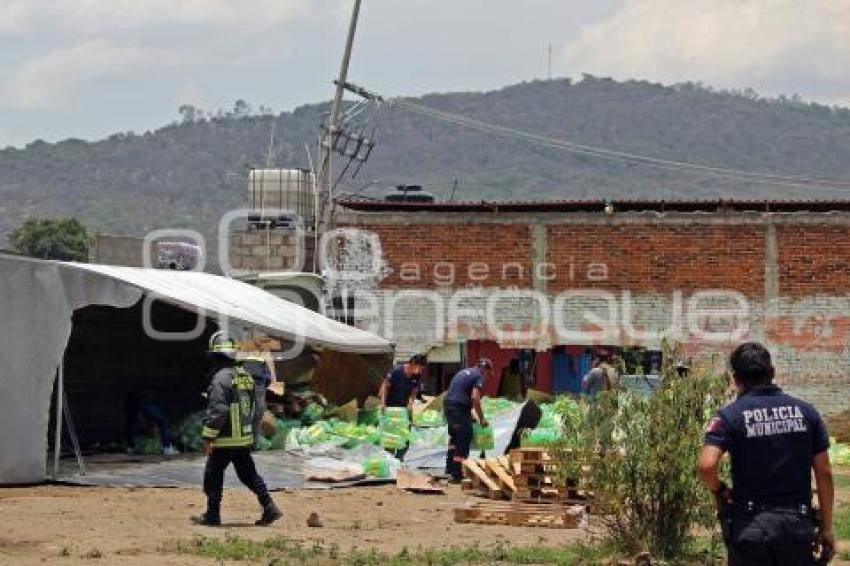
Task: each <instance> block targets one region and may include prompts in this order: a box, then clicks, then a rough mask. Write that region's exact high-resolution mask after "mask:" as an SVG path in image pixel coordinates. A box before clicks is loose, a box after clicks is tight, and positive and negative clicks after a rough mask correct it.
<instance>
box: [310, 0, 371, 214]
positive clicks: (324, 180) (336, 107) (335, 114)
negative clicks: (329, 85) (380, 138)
mask: <svg viewBox="0 0 850 566" xmlns="http://www.w3.org/2000/svg"><path fill="white" fill-rule="evenodd" d="M360 1H361V0H354V9H353V10H352V12H351V22H350V23H349V25H348V38H347V39H346V41H345V52H344V53H343V55H342V64H341V65H340V69H339V79H338V80H337V82H336V95H335V96H334V100H333V104H332V105H331V113H330V116H329V117H328V122H327V124H325V129H324V132H323V135H322V140H321V144H320V146H321V147H320V149H321V157H320V159H319V171H318V175H317V180H316V181H317V183H318V186H319V194H320V195H321V198H322V200H323V202H324V209H323V210H322V217H323V219H324V224H325V225H326V226H327V225H328V224H329V223H330V220H331V213H332V209H333V195H332V194H331V191H332V185H333V176H332V175H331V154H332V153H333V147H332V146H333V140H334V135H335V134H336V133H337V132H338V131H339V124H338V123H337V122H338V121H339V114H340V110H341V106H342V93H343V91H344V90H345V83H346V79H347V78H348V63H349V61H351V47H352V45H353V44H354V32H355V31H356V30H357V17H358V15H359V14H360Z"/></svg>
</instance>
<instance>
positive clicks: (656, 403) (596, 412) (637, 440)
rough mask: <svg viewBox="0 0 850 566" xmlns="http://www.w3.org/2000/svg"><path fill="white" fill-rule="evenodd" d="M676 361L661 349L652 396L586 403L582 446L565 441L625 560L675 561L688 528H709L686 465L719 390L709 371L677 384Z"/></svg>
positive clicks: (707, 509)
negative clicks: (642, 556) (639, 555)
mask: <svg viewBox="0 0 850 566" xmlns="http://www.w3.org/2000/svg"><path fill="white" fill-rule="evenodd" d="M678 353H679V352H678V349H677V348H674V347H671V346H668V345H665V352H664V354H665V355H664V364H663V366H662V368H661V373H662V377H663V384H662V385H661V387H660V388H659V389H658V390H657V391H656V392H655V393H653V394H649V395H646V394H641V393H638V392H631V391H622V390H621V391H616V390H615V391H610V392H605V393H602V394H600V395H598V396H597V397H596V399H594V400H592V401H589V402H587V410H586V411H585V412H584V415H585V420H584V427H583V434H582V436H583V440H581V441H579V442H576V441H575V440H574V439H572V440H570V443H571V444H573V445H574V446H579V447H580V450H579V451H575V450H573V451H572V453H571V455H572V458H568V461H570V460H572V461H573V462H580V463H581V462H587V463H590V464H591V470H590V473H589V476H590V477H589V479H590V483H591V485H592V488H593V490H594V491H595V497H596V504H597V507H598V509H599V510H600V514H601V516H602V520H603V522H604V524H605V526H606V527H607V528H608V530H609V534H610V536H611V538H612V542H613V543H614V544H615V545H616V546H618V547H619V548H620V549H621V550H623V551H624V552H627V553H636V552H641V551H649V552H651V553H652V554H653V555H655V556H659V557H662V558H668V559H669V558H675V557H678V556H681V555H682V554H683V553H684V552H685V550H686V548H687V546H688V543H689V542H690V534H691V531H692V528H693V527H694V526H696V525H703V526H710V525H713V523H714V516H713V504H712V502H711V500H710V497H709V494H708V493H707V492H706V490H705V489H704V488H703V487H702V485H701V484H700V483H699V480H698V479H697V476H696V473H695V469H694V465H695V462H696V458H697V454H698V452H699V450H700V448H701V446H702V438H703V429H704V426H705V423H706V422H707V421H708V419H709V418H710V417H711V415H712V414H713V413H714V411H716V410H717V408H718V407H719V405H720V404H721V403H722V402H723V401H724V399H725V394H724V391H725V388H726V383H727V382H726V379H725V378H724V376H723V374H722V372H720V371H717V370H716V369H715V364H713V363H706V364H704V365H700V366H698V367H693V368H692V369H691V372H690V375H688V376H685V377H680V376H679V375H678V374H677V372H676V370H675V367H674V366H673V361H674V360H675V359H677V358H678V355H677V354H678ZM564 450H565V451H566V450H569V447H565V448H564ZM568 473H575V471H574V470H573V471H571V472H568Z"/></svg>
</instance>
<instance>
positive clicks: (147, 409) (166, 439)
mask: <svg viewBox="0 0 850 566" xmlns="http://www.w3.org/2000/svg"><path fill="white" fill-rule="evenodd" d="M142 419H147V420H149V421H150V422H152V423H153V424H155V425H156V428H157V429H158V430H159V438H160V442H161V443H162V447H163V448H165V447H166V446H171V431H170V430H169V428H168V422H167V421H166V419H165V413H163V412H162V408H160V406H159V405H157V404H156V402H154V401H142V402H140V403H138V404H137V405H128V407H127V423H126V425H127V426H126V432H127V448H133V447H134V446H135V445H136V437H137V436H138V435H139V429H140V428H141V425H142Z"/></svg>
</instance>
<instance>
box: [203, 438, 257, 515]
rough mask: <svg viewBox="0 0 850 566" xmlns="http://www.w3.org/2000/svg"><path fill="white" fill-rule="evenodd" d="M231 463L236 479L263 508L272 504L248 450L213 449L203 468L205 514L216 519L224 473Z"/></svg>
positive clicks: (219, 508) (219, 506)
mask: <svg viewBox="0 0 850 566" xmlns="http://www.w3.org/2000/svg"><path fill="white" fill-rule="evenodd" d="M231 463H233V468H234V469H235V470H236V477H238V478H239V481H241V482H242V484H243V485H244V486H245V487H247V488H248V489H250V490H251V491H253V492H254V495H256V496H257V501H259V502H260V505H261V506H263V508H265V507H267V506H268V505H269V504H271V502H272V498H271V495H269V490H268V489H266V483H265V482H264V481H263V478H261V477H260V474H258V473H257V468H256V466H254V458H252V457H251V449H250V448H214V449H213V451H212V454H210V455H209V456H208V457H207V465H206V467H205V468H204V493H205V494H206V495H207V514H208V515H210V516H212V517H218V516H219V513H220V511H221V494H222V491H223V490H224V471H225V470H226V469H227V466H229V465H230V464H231Z"/></svg>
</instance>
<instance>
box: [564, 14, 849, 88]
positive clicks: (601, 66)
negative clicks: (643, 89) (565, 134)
mask: <svg viewBox="0 0 850 566" xmlns="http://www.w3.org/2000/svg"><path fill="white" fill-rule="evenodd" d="M563 56H564V59H565V61H566V63H567V64H568V66H569V68H570V69H572V70H574V71H575V72H571V73H570V74H578V73H579V72H588V73H591V74H594V75H603V76H613V77H617V78H647V79H651V80H658V81H662V82H679V81H684V80H695V81H702V82H705V83H707V84H710V85H714V86H724V87H748V86H753V87H756V88H758V89H766V90H768V91H774V93H776V92H778V91H783V90H784V91H785V92H787V91H788V89H789V88H791V89H793V88H794V85H801V84H805V85H807V86H808V88H807V94H809V95H812V96H814V97H817V98H820V99H830V100H833V101H839V100H842V99H845V100H846V99H847V98H848V95H850V1H848V0H806V1H805V2H801V1H799V0H771V1H766V0H764V1H763V0H686V1H683V0H625V1H624V2H623V4H622V5H621V6H620V8H619V9H617V10H616V11H615V12H614V13H613V15H611V16H610V17H609V18H607V19H605V20H603V21H601V22H597V23H594V24H589V25H586V26H584V27H583V28H582V29H581V31H580V32H579V34H578V36H577V37H576V38H575V39H574V40H572V41H570V42H568V43H567V44H566V45H565V46H564V48H563Z"/></svg>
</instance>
